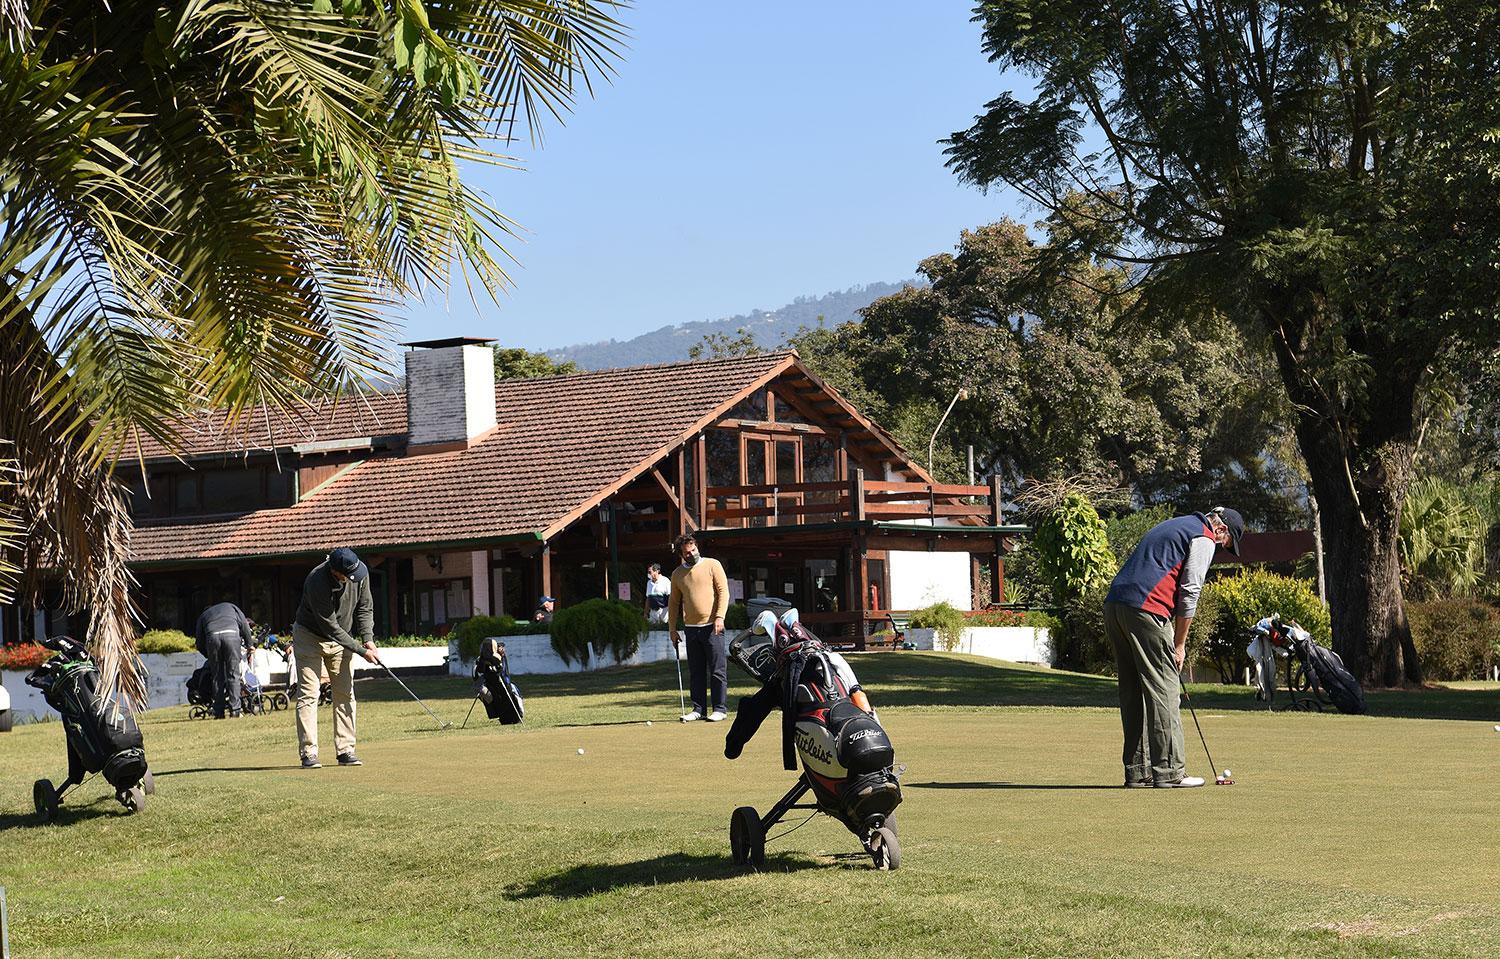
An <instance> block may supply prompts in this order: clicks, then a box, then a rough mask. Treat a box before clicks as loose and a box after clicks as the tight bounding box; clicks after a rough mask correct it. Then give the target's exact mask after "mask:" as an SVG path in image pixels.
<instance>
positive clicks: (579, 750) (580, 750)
mask: <svg viewBox="0 0 1500 959" xmlns="http://www.w3.org/2000/svg"><path fill="white" fill-rule="evenodd" d="M578 755H580V756H582V755H583V747H582V746H579V747H578Z"/></svg>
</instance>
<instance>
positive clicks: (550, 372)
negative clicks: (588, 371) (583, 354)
mask: <svg viewBox="0 0 1500 959" xmlns="http://www.w3.org/2000/svg"><path fill="white" fill-rule="evenodd" d="M494 351H495V382H496V383H498V382H500V381H501V380H529V379H533V378H535V377H538V376H562V375H563V374H565V373H577V372H578V364H577V363H574V362H573V361H572V360H554V359H553V358H552V357H550V356H548V355H547V354H546V353H533V352H531V351H530V350H527V349H523V348H521V347H519V346H516V347H505V346H497V347H494Z"/></svg>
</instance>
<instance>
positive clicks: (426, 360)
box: [406, 346, 495, 446]
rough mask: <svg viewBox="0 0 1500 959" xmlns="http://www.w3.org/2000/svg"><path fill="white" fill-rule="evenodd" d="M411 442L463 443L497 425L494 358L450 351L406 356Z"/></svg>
mask: <svg viewBox="0 0 1500 959" xmlns="http://www.w3.org/2000/svg"><path fill="white" fill-rule="evenodd" d="M406 413H407V430H408V442H409V443H411V444H412V445H413V446H422V445H426V444H429V443H460V442H465V441H467V440H471V439H473V438H474V437H476V436H478V435H479V434H481V433H483V432H485V431H486V430H489V429H491V428H493V427H494V425H495V354H494V351H493V350H491V349H490V348H489V347H487V346H451V347H447V348H445V349H440V350H411V351H410V352H408V353H407V354H406Z"/></svg>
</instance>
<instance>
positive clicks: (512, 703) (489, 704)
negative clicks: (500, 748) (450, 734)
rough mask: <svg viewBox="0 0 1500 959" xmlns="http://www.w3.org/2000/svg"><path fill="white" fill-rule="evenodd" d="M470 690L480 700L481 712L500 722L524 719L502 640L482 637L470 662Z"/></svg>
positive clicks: (524, 705)
mask: <svg viewBox="0 0 1500 959" xmlns="http://www.w3.org/2000/svg"><path fill="white" fill-rule="evenodd" d="M474 691H475V695H476V696H477V697H478V698H479V701H480V702H482V703H484V714H485V715H486V716H488V717H489V718H491V719H498V720H500V725H502V726H514V725H515V724H516V723H519V722H521V721H522V720H524V719H525V718H526V704H525V702H524V701H523V700H522V699H521V691H520V690H519V689H517V688H516V684H515V683H513V682H511V681H510V660H509V659H508V658H507V657H506V655H505V644H504V643H502V642H499V641H498V640H495V639H486V640H485V641H484V642H483V643H481V644H480V646H479V656H478V658H477V659H476V660H475V662H474ZM464 722H468V720H467V719H465V720H464Z"/></svg>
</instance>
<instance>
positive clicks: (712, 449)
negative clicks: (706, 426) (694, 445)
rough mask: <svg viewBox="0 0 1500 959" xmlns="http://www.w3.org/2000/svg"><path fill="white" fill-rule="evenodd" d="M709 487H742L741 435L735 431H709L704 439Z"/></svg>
mask: <svg viewBox="0 0 1500 959" xmlns="http://www.w3.org/2000/svg"><path fill="white" fill-rule="evenodd" d="M704 448H705V449H704V456H705V458H706V459H707V460H708V485H709V486H738V485H740V434H739V433H737V432H735V431H734V430H709V431H708V434H707V435H706V436H705V437H704Z"/></svg>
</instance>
